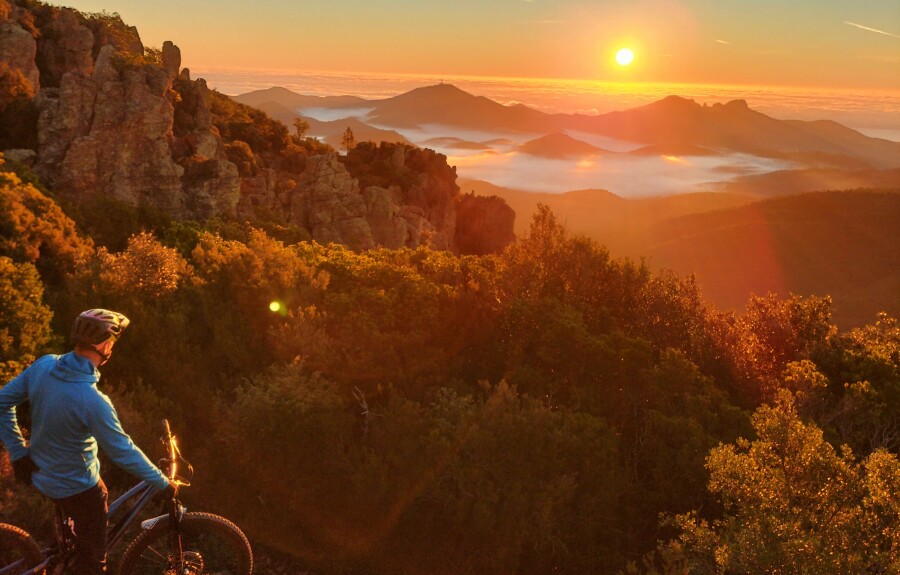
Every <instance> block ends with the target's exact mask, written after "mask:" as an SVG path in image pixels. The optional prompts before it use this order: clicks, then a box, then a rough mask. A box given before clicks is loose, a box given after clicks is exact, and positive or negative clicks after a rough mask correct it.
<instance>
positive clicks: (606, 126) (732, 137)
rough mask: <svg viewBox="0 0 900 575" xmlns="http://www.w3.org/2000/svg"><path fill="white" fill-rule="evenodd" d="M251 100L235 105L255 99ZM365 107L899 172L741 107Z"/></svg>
mask: <svg viewBox="0 0 900 575" xmlns="http://www.w3.org/2000/svg"><path fill="white" fill-rule="evenodd" d="M252 94H254V93H253V92H251V93H248V94H244V95H241V96H238V97H237V99H238V101H244V100H246V99H248V98H252V97H256V96H251V95H252ZM364 102H365V105H366V106H367V107H371V108H372V111H371V112H370V114H369V115H368V116H367V117H366V118H365V122H367V123H372V124H378V125H383V126H386V127H395V128H416V127H420V126H423V125H431V124H437V125H445V126H453V127H457V128H465V129H478V130H483V131H491V130H495V131H504V130H505V131H510V132H518V133H533V134H538V135H548V134H552V133H555V132H560V131H565V130H573V131H579V132H585V133H588V134H592V135H600V136H606V137H612V138H616V139H620V140H627V141H632V142H637V143H642V144H645V145H647V146H654V145H656V146H676V147H677V146H681V147H689V146H699V147H702V148H711V149H713V150H715V149H728V150H733V151H737V152H744V153H749V154H754V155H760V156H764V157H781V156H783V155H784V154H786V153H817V154H821V155H822V157H828V156H829V155H830V156H833V158H834V161H835V162H836V163H840V162H841V161H842V160H841V158H848V159H849V160H855V161H858V162H864V163H865V164H866V165H868V166H869V167H872V168H878V169H888V168H896V167H900V142H892V141H890V140H884V139H880V138H871V137H869V136H866V135H864V134H861V133H860V132H857V131H856V130H853V129H852V128H848V127H846V126H844V125H842V124H839V123H837V122H834V121H831V120H816V121H803V120H779V119H776V118H772V117H770V116H767V115H766V114H763V113H762V112H759V111H756V110H754V109H752V108H751V107H750V106H749V104H748V103H747V101H746V100H732V101H729V102H726V103H716V104H712V105H707V104H699V103H697V102H695V101H694V100H691V99H688V98H684V97H681V96H677V95H670V96H667V97H665V98H663V99H661V100H658V101H656V102H652V103H650V104H646V105H644V106H639V107H636V108H630V109H627V110H623V111H615V112H609V113H606V114H600V115H596V116H588V115H584V114H546V113H544V112H541V111H539V110H535V109H532V108H529V107H528V106H525V105H523V104H516V105H513V106H505V105H503V104H500V103H498V102H495V101H493V100H490V99H488V98H486V97H484V96H475V95H472V94H470V93H468V92H466V91H464V90H462V89H460V88H458V87H456V86H453V85H452V84H436V85H432V86H423V87H419V88H415V89H413V90H410V91H408V92H405V93H403V94H399V95H397V96H393V97H391V98H386V99H383V100H365V101H364ZM845 163H846V162H845Z"/></svg>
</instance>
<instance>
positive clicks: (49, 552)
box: [0, 481, 158, 575]
mask: <svg viewBox="0 0 900 575" xmlns="http://www.w3.org/2000/svg"><path fill="white" fill-rule="evenodd" d="M157 493H158V492H157V491H156V490H155V489H154V488H153V487H152V486H151V485H150V484H148V483H146V482H144V481H141V482H140V483H138V484H137V485H135V486H134V487H132V488H131V489H129V490H128V491H126V492H125V493H123V494H122V495H121V496H120V497H118V498H117V499H116V500H115V501H113V502H112V503H111V504H110V506H109V512H108V513H107V521H110V522H111V521H112V517H113V516H114V515H115V514H116V512H117V511H119V509H121V508H122V507H123V506H124V505H125V503H127V502H128V501H131V500H134V503H132V505H131V507H129V508H128V509H127V510H126V512H125V514H124V515H123V516H122V517H121V518H120V519H119V520H118V521H117V522H116V523H115V524H113V525H112V527H110V528H109V530H108V531H107V534H106V548H107V550H111V549H113V548H114V547H115V546H116V545H117V544H118V543H119V542H120V541H121V540H122V537H123V536H124V535H125V531H126V530H127V529H128V528H129V527H130V526H131V525H132V524H133V523H134V521H135V520H136V519H137V518H138V516H139V515H140V513H141V511H143V510H144V508H145V507H146V506H147V504H148V503H149V502H150V500H151V499H153V496H154V495H156V494H157ZM59 520H60V521H61V519H59ZM60 527H62V526H60ZM72 551H74V549H72V547H71V542H70V541H68V540H67V537H66V535H65V534H64V533H58V534H57V545H56V546H55V547H47V548H45V549H43V553H44V557H45V559H44V561H43V562H42V563H41V564H40V565H37V566H35V567H33V568H31V569H29V570H28V571H22V572H16V571H14V569H15V568H16V567H17V565H18V562H17V563H13V564H12V565H9V566H7V567H6V568H4V569H2V570H0V575H13V574H15V575H38V574H40V573H42V572H43V571H44V570H45V569H47V568H48V566H49V565H51V564H52V563H57V562H62V561H65V560H66V559H67V558H68V556H69V555H70V554H71V553H72Z"/></svg>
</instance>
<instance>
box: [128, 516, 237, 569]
mask: <svg viewBox="0 0 900 575" xmlns="http://www.w3.org/2000/svg"><path fill="white" fill-rule="evenodd" d="M181 535H182V549H183V551H184V553H185V555H186V559H187V560H189V562H190V563H191V565H190V567H188V568H186V569H183V570H182V572H184V573H187V574H188V575H204V574H205V573H215V574H216V575H251V574H252V573H253V550H252V549H251V548H250V542H249V541H248V540H247V537H246V536H245V535H244V533H243V532H242V531H241V530H240V528H239V527H238V526H237V525H235V524H234V523H232V522H231V521H229V520H228V519H225V518H224V517H219V516H218V515H213V514H212V513H194V512H192V513H185V514H184V517H183V518H182V520H181ZM198 558H199V562H198ZM171 559H172V558H171V554H170V553H169V518H168V517H167V516H166V517H161V518H160V519H159V521H157V522H156V524H155V525H153V527H151V528H149V529H145V530H144V531H142V532H141V534H140V535H138V536H137V537H136V538H135V539H134V541H132V542H131V544H130V545H129V546H128V549H126V550H125V554H124V555H122V563H121V567H120V569H119V573H120V575H164V573H166V571H167V570H168V569H169V567H170V563H171Z"/></svg>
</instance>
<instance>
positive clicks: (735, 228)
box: [236, 84, 900, 325]
mask: <svg viewBox="0 0 900 575" xmlns="http://www.w3.org/2000/svg"><path fill="white" fill-rule="evenodd" d="M236 99H237V100H238V101H241V102H244V103H248V104H252V105H255V106H258V107H260V108H261V109H263V110H266V111H267V112H268V113H270V114H273V115H275V117H278V118H279V119H281V120H282V121H285V122H286V123H289V122H292V121H293V118H294V117H297V116H303V117H306V118H307V120H308V121H309V123H310V131H309V134H310V135H314V136H317V137H320V138H323V139H326V140H327V141H330V142H334V141H335V140H336V138H339V136H340V135H341V134H342V133H343V131H344V130H345V129H346V128H347V127H348V126H350V127H351V129H352V130H353V131H354V134H356V135H357V139H358V140H364V139H367V138H369V135H371V139H376V140H377V139H382V138H383V139H385V140H391V139H393V141H398V140H399V139H400V138H403V139H406V140H408V141H411V142H413V143H415V144H417V145H420V146H423V147H430V148H433V149H435V150H437V151H439V152H442V153H444V154H446V155H447V156H448V162H449V163H450V164H451V165H454V166H456V169H457V172H458V174H459V175H460V180H459V185H460V188H461V191H463V192H474V193H475V194H477V195H485V196H497V197H500V198H503V199H504V200H505V201H506V202H507V203H508V204H509V205H510V207H512V208H513V209H514V210H515V212H516V214H517V218H516V225H515V228H516V232H517V233H518V234H520V235H521V234H522V233H524V232H525V231H526V230H527V227H528V225H529V222H530V219H531V218H530V216H531V214H532V213H534V211H535V209H536V207H537V205H538V203H544V204H547V205H549V206H550V207H551V209H552V210H553V211H554V213H555V214H557V216H558V217H559V219H560V221H562V222H565V225H566V227H567V229H569V230H570V231H572V232H575V233H583V234H586V235H588V236H589V237H591V238H593V239H596V240H598V241H600V242H601V243H603V244H605V245H607V246H608V247H609V249H610V251H611V252H612V253H613V255H615V256H628V257H632V258H647V261H648V262H649V263H650V264H651V266H652V267H654V268H669V269H672V270H675V271H677V272H679V273H685V274H686V273H696V274H697V276H698V279H699V280H700V283H701V285H702V286H703V289H704V293H705V295H706V296H707V297H708V298H709V300H710V301H712V302H714V303H715V304H716V305H717V306H719V307H721V308H725V309H728V308H740V307H741V306H742V305H743V304H744V303H745V302H746V300H747V297H748V295H749V294H750V293H757V294H764V293H766V292H768V291H773V292H777V293H779V294H780V295H782V296H786V295H787V294H788V293H799V294H804V295H811V294H816V295H823V294H830V295H832V296H833V297H834V298H835V319H836V321H838V322H839V323H840V324H843V325H859V324H861V323H864V322H866V321H870V320H871V318H872V317H874V314H875V313H877V312H878V311H888V312H889V313H891V314H893V315H897V314H898V313H900V271H898V270H900V265H898V264H900V233H898V232H897V229H898V226H897V222H900V194H898V193H897V191H898V190H900V143H898V142H893V141H889V140H883V139H878V138H871V137H868V136H865V135H863V134H861V133H859V132H857V131H855V130H852V129H850V128H847V127H845V126H842V125H840V124H838V123H836V122H831V121H796V120H778V119H775V118H772V117H769V116H767V115H765V114H762V113H759V112H757V111H754V110H753V109H752V108H750V107H749V106H748V105H747V103H746V102H745V101H743V100H735V101H731V102H728V103H725V104H714V105H701V104H698V103H696V102H694V101H692V100H688V99H685V98H680V97H678V96H670V97H667V98H664V99H661V100H659V101H657V102H654V103H652V104H649V105H645V106H641V107H637V108H633V109H629V110H624V111H620V112H613V113H609V114H603V115H598V116H587V115H579V114H544V113H542V112H540V111H537V110H534V109H531V108H528V107H527V106H524V105H515V106H504V105H501V104H499V103H497V102H493V101H491V100H489V99H487V98H483V97H478V96H473V95H471V94H468V93H466V92H464V91H462V90H460V89H458V88H456V87H454V86H452V85H448V84H439V85H434V86H426V87H422V88H418V89H414V90H412V91H410V92H407V93H404V94H401V95H399V96H395V97H393V98H387V99H383V100H365V99H362V98H355V97H312V96H303V95H300V94H295V93H293V92H290V91H289V90H285V89H283V88H272V89H269V90H261V91H257V92H251V93H249V94H244V95H242V96H238V97H237V98H236ZM342 113H346V114H347V116H349V117H348V118H346V119H337V118H339V117H340V116H341V115H342ZM314 116H318V117H328V118H330V121H328V122H319V121H317V120H315V118H314ZM357 130H359V132H357ZM363 134H365V135H363ZM862 189H871V190H880V191H871V192H864V191H860V192H857V193H832V194H811V193H810V192H820V191H824V190H862ZM764 198H773V200H772V201H763V202H760V200H761V199H764Z"/></svg>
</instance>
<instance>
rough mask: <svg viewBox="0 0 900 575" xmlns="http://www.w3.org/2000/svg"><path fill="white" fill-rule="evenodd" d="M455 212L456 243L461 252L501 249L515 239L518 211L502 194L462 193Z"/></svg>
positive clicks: (473, 252)
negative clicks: (516, 211) (498, 195)
mask: <svg viewBox="0 0 900 575" xmlns="http://www.w3.org/2000/svg"><path fill="white" fill-rule="evenodd" d="M456 214H457V218H458V221H457V224H456V247H457V249H458V250H459V253H461V254H468V255H485V254H490V253H498V252H501V251H503V249H504V248H506V246H508V245H510V244H511V243H513V242H515V241H516V234H515V232H514V231H513V225H514V224H515V221H516V213H515V212H514V211H513V209H512V208H511V207H509V205H507V203H506V201H504V200H503V199H502V198H498V197H497V196H476V195H475V194H463V195H462V196H459V197H458V198H457V202H456Z"/></svg>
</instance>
